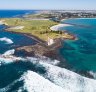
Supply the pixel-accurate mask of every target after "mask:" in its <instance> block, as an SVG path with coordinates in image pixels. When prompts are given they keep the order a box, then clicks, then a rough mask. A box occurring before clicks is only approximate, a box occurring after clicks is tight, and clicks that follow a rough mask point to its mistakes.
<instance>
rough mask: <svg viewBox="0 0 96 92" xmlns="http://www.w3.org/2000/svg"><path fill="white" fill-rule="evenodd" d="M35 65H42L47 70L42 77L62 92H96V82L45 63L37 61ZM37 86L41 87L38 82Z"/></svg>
mask: <svg viewBox="0 0 96 92" xmlns="http://www.w3.org/2000/svg"><path fill="white" fill-rule="evenodd" d="M31 62H32V61H31ZM33 62H34V61H33ZM46 62H47V61H46ZM37 64H40V65H42V66H43V67H45V69H46V70H47V72H46V74H44V75H43V77H44V78H46V79H49V80H50V81H51V82H52V83H54V84H55V85H58V86H60V87H62V88H63V92H68V91H69V92H96V80H93V79H89V78H86V77H83V76H81V75H79V74H76V73H74V72H72V71H69V70H67V69H64V68H60V67H57V66H54V65H51V64H47V63H45V62H39V61H38V63H37ZM34 75H35V74H34ZM29 76H30V75H29ZM32 76H33V74H32ZM38 77H39V76H38ZM29 78H32V77H31V76H30V77H29ZM25 79H26V78H25ZM37 79H38V78H37ZM46 79H45V80H46ZM29 80H30V79H29ZM43 81H44V80H42V82H43ZM34 82H35V80H34ZM27 83H28V82H27ZM31 84H32V83H31ZM37 84H38V85H39V87H41V86H40V85H43V84H39V82H38V83H37ZM26 85H27V84H26ZM29 85H30V83H29ZM44 85H45V84H44ZM46 85H47V84H46ZM35 86H36V85H35ZM37 87H38V86H37ZM32 89H33V88H32ZM65 90H67V91H65ZM29 92H30V91H29ZM33 92H34V91H33ZM42 92H43V91H42ZM46 92H47V91H46ZM48 92H50V91H48ZM51 92H54V91H52V90H51ZM56 92H60V91H56Z"/></svg>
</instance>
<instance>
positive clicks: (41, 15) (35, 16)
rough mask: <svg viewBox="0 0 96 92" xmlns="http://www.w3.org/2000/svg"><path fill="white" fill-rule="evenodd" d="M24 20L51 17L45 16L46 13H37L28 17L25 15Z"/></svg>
mask: <svg viewBox="0 0 96 92" xmlns="http://www.w3.org/2000/svg"><path fill="white" fill-rule="evenodd" d="M24 17H25V18H52V17H53V15H51V14H47V13H40V14H39V13H38V14H29V15H25V16H24Z"/></svg>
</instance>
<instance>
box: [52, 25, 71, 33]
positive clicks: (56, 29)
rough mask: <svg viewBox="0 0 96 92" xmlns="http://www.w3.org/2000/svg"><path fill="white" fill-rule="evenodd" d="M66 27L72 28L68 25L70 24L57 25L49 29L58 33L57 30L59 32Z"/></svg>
mask: <svg viewBox="0 0 96 92" xmlns="http://www.w3.org/2000/svg"><path fill="white" fill-rule="evenodd" d="M67 26H72V25H70V24H58V25H55V26H52V27H50V29H51V30H55V31H58V30H60V28H61V27H67Z"/></svg>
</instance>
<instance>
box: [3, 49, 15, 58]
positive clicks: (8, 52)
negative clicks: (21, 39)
mask: <svg viewBox="0 0 96 92" xmlns="http://www.w3.org/2000/svg"><path fill="white" fill-rule="evenodd" d="M14 52H15V50H14V49H12V50H8V51H6V52H5V53H4V54H3V55H4V56H7V55H13V54H14Z"/></svg>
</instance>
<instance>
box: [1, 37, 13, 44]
mask: <svg viewBox="0 0 96 92" xmlns="http://www.w3.org/2000/svg"><path fill="white" fill-rule="evenodd" d="M0 41H2V42H5V43H6V44H12V43H13V41H12V40H11V39H9V38H7V37H3V38H0Z"/></svg>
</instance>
